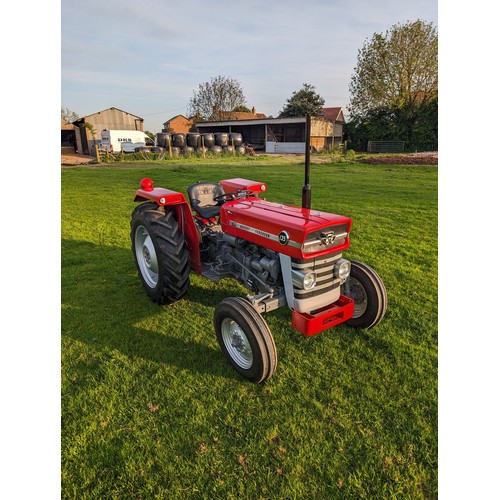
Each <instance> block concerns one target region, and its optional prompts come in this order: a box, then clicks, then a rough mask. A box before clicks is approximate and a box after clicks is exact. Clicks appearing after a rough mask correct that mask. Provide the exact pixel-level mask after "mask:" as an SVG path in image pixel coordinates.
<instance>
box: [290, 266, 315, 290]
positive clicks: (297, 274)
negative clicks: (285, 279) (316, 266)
mask: <svg viewBox="0 0 500 500" xmlns="http://www.w3.org/2000/svg"><path fill="white" fill-rule="evenodd" d="M292 283H293V286H294V287H296V288H301V289H302V290H309V289H311V288H313V287H314V285H316V273H314V272H313V271H308V270H307V269H306V270H304V271H297V270H296V269H293V270H292Z"/></svg>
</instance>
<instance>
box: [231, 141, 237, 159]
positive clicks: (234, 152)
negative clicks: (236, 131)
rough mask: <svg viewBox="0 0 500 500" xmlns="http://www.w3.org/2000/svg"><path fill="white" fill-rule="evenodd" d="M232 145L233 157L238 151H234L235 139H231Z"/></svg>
mask: <svg viewBox="0 0 500 500" xmlns="http://www.w3.org/2000/svg"><path fill="white" fill-rule="evenodd" d="M231 145H232V146H233V156H234V155H235V154H236V151H235V149H234V137H233V138H232V139H231Z"/></svg>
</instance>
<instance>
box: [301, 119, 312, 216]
mask: <svg viewBox="0 0 500 500" xmlns="http://www.w3.org/2000/svg"><path fill="white" fill-rule="evenodd" d="M310 163H311V115H310V114H309V113H307V115H306V162H305V176H304V185H303V186H302V208H307V209H309V210H310V209H311V184H309V170H310Z"/></svg>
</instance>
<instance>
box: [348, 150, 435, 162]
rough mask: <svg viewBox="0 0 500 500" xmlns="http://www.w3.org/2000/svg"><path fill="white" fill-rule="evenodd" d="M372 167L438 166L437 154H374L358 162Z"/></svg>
mask: <svg viewBox="0 0 500 500" xmlns="http://www.w3.org/2000/svg"><path fill="white" fill-rule="evenodd" d="M357 161H358V162H359V163H368V164H370V165H437V164H438V154H437V152H430V153H408V154H401V155H397V154H393V155H381V154H373V155H370V156H366V157H363V158H360V159H359V160H357Z"/></svg>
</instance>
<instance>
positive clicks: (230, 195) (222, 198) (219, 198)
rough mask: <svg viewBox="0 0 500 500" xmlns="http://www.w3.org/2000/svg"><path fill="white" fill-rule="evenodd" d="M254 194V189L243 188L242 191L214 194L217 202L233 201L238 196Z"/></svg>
mask: <svg viewBox="0 0 500 500" xmlns="http://www.w3.org/2000/svg"><path fill="white" fill-rule="evenodd" d="M251 194H253V191H252V190H250V189H243V190H241V191H233V192H232V193H224V194H220V195H219V196H214V201H216V202H221V201H222V202H223V203H224V202H226V201H233V200H236V199H237V198H242V197H244V196H250V195H251Z"/></svg>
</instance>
